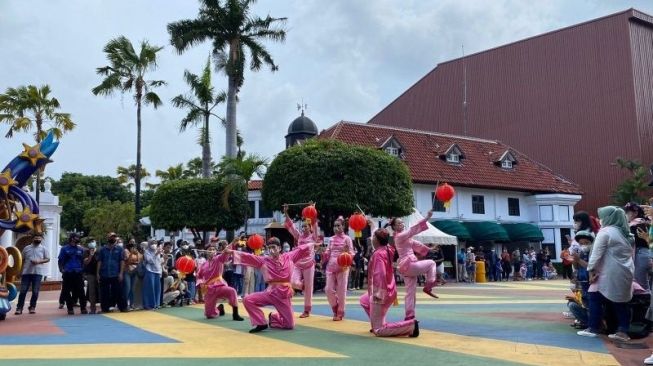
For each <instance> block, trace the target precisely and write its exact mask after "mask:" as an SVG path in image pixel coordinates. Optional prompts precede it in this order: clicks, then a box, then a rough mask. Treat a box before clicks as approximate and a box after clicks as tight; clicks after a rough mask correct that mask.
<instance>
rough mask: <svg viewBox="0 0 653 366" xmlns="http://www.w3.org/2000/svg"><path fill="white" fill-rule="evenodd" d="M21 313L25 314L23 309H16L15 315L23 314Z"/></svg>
mask: <svg viewBox="0 0 653 366" xmlns="http://www.w3.org/2000/svg"><path fill="white" fill-rule="evenodd" d="M21 314H23V309H16V312H15V313H14V315H21Z"/></svg>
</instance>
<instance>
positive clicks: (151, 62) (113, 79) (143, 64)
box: [92, 36, 166, 217]
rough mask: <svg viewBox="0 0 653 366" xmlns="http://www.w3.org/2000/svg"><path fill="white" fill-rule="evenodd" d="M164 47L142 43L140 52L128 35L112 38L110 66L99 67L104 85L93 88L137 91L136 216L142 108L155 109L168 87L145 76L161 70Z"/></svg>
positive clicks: (97, 92) (97, 91)
mask: <svg viewBox="0 0 653 366" xmlns="http://www.w3.org/2000/svg"><path fill="white" fill-rule="evenodd" d="M162 49H163V47H157V46H152V45H150V44H149V43H148V42H147V41H142V42H141V45H140V50H139V52H138V53H136V50H134V46H133V45H132V43H131V42H130V41H129V40H128V39H127V38H126V37H124V36H120V37H118V38H115V39H112V40H110V41H109V43H107V44H106V46H104V53H106V56H107V59H108V60H109V65H108V66H104V67H99V68H97V70H96V72H97V74H99V75H101V76H104V77H105V78H104V79H103V80H102V82H101V83H100V85H98V86H96V87H95V88H93V89H92V92H93V94H94V95H105V96H109V95H112V94H113V93H114V92H116V91H120V93H123V94H124V93H127V92H133V93H134V102H135V104H136V166H137V167H138V168H137V169H135V176H134V181H135V183H136V200H135V202H134V208H135V212H136V217H138V216H140V213H141V174H140V173H141V170H140V169H141V107H142V104H145V105H152V106H153V107H154V108H155V109H156V108H158V107H159V106H160V105H161V104H162V103H161V98H159V96H158V95H157V94H156V93H155V92H153V91H152V89H154V88H156V87H160V86H163V85H165V84H166V82H165V81H163V80H146V79H145V74H146V73H148V72H150V71H153V70H155V69H156V67H157V53H158V52H159V51H161V50H162Z"/></svg>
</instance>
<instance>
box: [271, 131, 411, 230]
mask: <svg viewBox="0 0 653 366" xmlns="http://www.w3.org/2000/svg"><path fill="white" fill-rule="evenodd" d="M262 196H263V203H264V204H265V206H266V207H267V208H268V209H281V207H282V205H283V204H284V203H294V202H309V201H314V202H316V203H317V205H316V207H317V209H318V212H319V215H320V221H321V226H322V229H324V231H325V232H326V233H331V230H332V229H331V228H332V223H333V220H334V219H335V218H336V217H337V216H338V215H343V216H345V217H347V216H349V215H351V214H352V213H353V212H354V211H356V210H357V205H358V206H360V207H361V208H362V209H363V210H364V211H365V213H367V214H371V215H374V216H385V217H391V216H405V215H408V214H410V213H411V210H412V207H413V192H412V182H411V178H410V173H409V171H408V168H407V167H406V165H405V164H404V163H403V162H402V161H401V160H399V159H397V158H395V157H392V156H390V155H388V154H386V153H385V152H383V151H380V150H376V149H372V148H368V147H362V146H352V145H346V144H344V143H342V142H339V141H333V140H311V141H307V142H306V143H305V144H303V145H297V146H294V147H291V148H289V149H287V150H285V151H283V152H281V153H280V154H279V155H277V157H276V158H275V159H274V160H273V161H272V163H271V164H270V167H269V168H268V170H267V172H266V173H265V178H264V179H263V190H262ZM298 209H301V207H296V208H295V210H294V212H291V214H297V213H298Z"/></svg>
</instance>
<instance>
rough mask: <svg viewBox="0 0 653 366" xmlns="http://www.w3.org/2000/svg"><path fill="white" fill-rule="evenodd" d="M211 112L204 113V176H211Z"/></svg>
mask: <svg viewBox="0 0 653 366" xmlns="http://www.w3.org/2000/svg"><path fill="white" fill-rule="evenodd" d="M209 117H210V114H209V113H204V133H203V134H202V177H203V178H209V177H210V176H211V145H210V144H209Z"/></svg>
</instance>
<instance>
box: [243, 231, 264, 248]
mask: <svg viewBox="0 0 653 366" xmlns="http://www.w3.org/2000/svg"><path fill="white" fill-rule="evenodd" d="M263 244H265V239H263V237H262V236H260V235H259V234H254V235H251V236H250V237H249V238H247V246H248V247H249V249H251V250H259V249H261V248H263Z"/></svg>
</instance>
